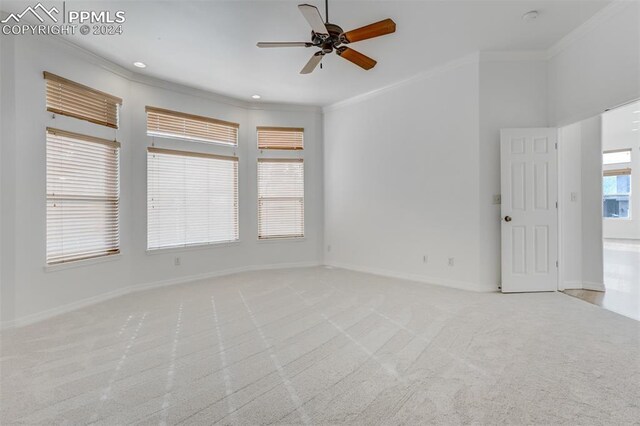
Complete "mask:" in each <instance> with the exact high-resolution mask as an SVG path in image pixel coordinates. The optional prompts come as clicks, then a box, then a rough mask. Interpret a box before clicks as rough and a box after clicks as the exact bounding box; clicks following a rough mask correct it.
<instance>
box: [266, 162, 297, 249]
mask: <svg viewBox="0 0 640 426" xmlns="http://www.w3.org/2000/svg"><path fill="white" fill-rule="evenodd" d="M303 236H304V163H303V161H302V160H301V159H286V160H285V159H266V158H261V159H258V238H259V239H268V238H292V237H303Z"/></svg>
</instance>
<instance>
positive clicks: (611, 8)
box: [546, 0, 636, 60]
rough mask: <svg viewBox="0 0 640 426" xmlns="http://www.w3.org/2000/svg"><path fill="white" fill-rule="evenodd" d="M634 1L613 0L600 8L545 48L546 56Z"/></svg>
mask: <svg viewBox="0 0 640 426" xmlns="http://www.w3.org/2000/svg"><path fill="white" fill-rule="evenodd" d="M634 3H636V2H635V1H634V0H614V1H613V2H611V3H610V4H608V5H607V6H605V7H603V8H602V9H600V10H599V11H598V12H597V13H596V14H595V15H593V16H592V17H591V18H589V19H588V20H587V21H585V22H584V23H582V24H581V25H580V26H579V27H577V28H576V29H574V30H573V31H571V32H570V33H569V34H567V35H566V36H564V37H562V38H561V39H560V40H559V41H557V42H556V43H555V44H554V45H553V46H551V47H550V48H549V49H547V55H546V58H547V60H548V59H551V58H553V57H554V56H556V55H558V54H559V53H561V52H562V51H563V50H565V49H566V48H568V47H569V46H571V45H572V44H574V43H575V42H577V41H578V40H580V39H582V38H583V37H585V36H586V35H587V34H589V33H590V32H591V31H593V30H595V29H596V28H597V27H598V26H600V24H602V23H603V22H605V21H606V20H607V19H609V18H611V17H612V16H613V15H615V14H617V13H618V12H620V11H621V10H623V9H624V8H626V7H627V6H629V5H630V4H634Z"/></svg>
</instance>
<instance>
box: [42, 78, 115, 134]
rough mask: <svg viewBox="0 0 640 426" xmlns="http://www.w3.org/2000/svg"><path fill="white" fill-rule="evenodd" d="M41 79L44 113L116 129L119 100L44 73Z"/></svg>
mask: <svg viewBox="0 0 640 426" xmlns="http://www.w3.org/2000/svg"><path fill="white" fill-rule="evenodd" d="M44 78H45V80H47V111H50V112H53V113H55V114H60V115H67V116H69V117H74V118H79V119H81V120H87V121H90V122H92V123H95V124H100V125H102V126H107V127H112V128H114V129H117V128H118V112H119V107H120V105H122V99H120V98H118V97H116V96H112V95H109V94H108V93H104V92H101V91H99V90H96V89H92V88H91V87H87V86H84V85H82V84H80V83H76V82H75V81H71V80H67V79H66V78H63V77H60V76H57V75H55V74H51V73H49V72H46V71H45V72H44Z"/></svg>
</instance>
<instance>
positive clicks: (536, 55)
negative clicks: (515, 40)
mask: <svg viewBox="0 0 640 426" xmlns="http://www.w3.org/2000/svg"><path fill="white" fill-rule="evenodd" d="M546 60H547V51H546V50H513V51H503V52H502V51H490V50H489V51H481V52H480V54H479V61H480V62H523V61H546Z"/></svg>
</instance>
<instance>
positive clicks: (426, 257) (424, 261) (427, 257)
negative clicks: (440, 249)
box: [422, 254, 429, 263]
mask: <svg viewBox="0 0 640 426" xmlns="http://www.w3.org/2000/svg"><path fill="white" fill-rule="evenodd" d="M427 262H429V256H427V255H426V254H425V255H424V256H422V263H427Z"/></svg>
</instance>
